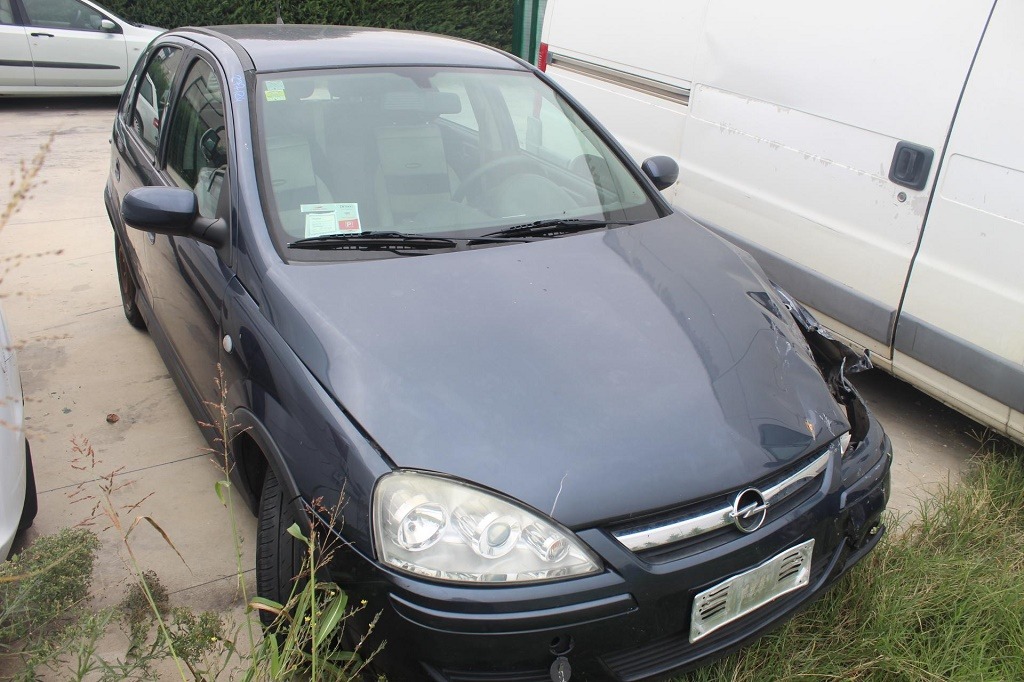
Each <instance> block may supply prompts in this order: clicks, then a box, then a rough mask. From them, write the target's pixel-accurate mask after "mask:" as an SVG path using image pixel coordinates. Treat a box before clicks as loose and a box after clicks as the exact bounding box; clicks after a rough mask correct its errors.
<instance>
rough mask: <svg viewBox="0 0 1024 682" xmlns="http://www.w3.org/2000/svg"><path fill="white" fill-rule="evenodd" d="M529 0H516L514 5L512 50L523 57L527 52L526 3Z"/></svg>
mask: <svg viewBox="0 0 1024 682" xmlns="http://www.w3.org/2000/svg"><path fill="white" fill-rule="evenodd" d="M528 1H529V0H515V4H514V5H513V7H512V52H513V53H514V54H515V55H516V56H518V57H522V58H523V59H529V57H528V56H527V54H526V3H527V2H528Z"/></svg>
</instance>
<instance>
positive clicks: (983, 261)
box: [893, 2, 1024, 439]
mask: <svg viewBox="0 0 1024 682" xmlns="http://www.w3.org/2000/svg"><path fill="white" fill-rule="evenodd" d="M1021 26H1024V4H1021V3H1019V2H1016V3H1013V2H999V3H998V4H997V5H996V8H995V10H994V12H993V14H992V18H991V20H990V21H989V25H988V29H987V30H986V32H985V38H984V40H983V41H982V44H981V47H980V49H979V51H978V56H977V58H976V60H975V63H974V66H973V68H972V69H971V76H970V79H969V80H968V82H967V87H966V89H965V90H964V93H963V98H962V100H961V103H960V106H959V109H958V110H957V115H956V119H955V121H954V124H953V129H952V132H951V134H950V138H949V143H948V145H947V147H946V153H945V155H944V157H943V159H942V165H941V169H940V171H939V179H938V183H937V185H936V191H935V194H934V197H933V199H932V203H931V207H930V209H929V212H928V219H927V223H926V224H925V230H924V236H923V238H922V240H921V246H920V250H919V251H918V255H917V258H916V259H915V261H914V267H913V270H912V272H911V276H910V281H909V283H908V285H907V293H906V297H905V299H904V302H903V308H902V311H901V314H900V318H899V322H898V327H897V331H896V346H895V355H894V359H893V368H894V370H895V372H896V374H897V375H900V376H904V377H906V378H909V379H910V380H911V381H912V382H913V383H915V384H917V385H919V386H922V387H925V388H926V389H927V390H929V392H931V393H933V394H935V395H938V396H940V399H942V400H944V401H947V402H948V401H949V399H950V397H952V398H953V399H954V400H955V401H956V402H958V403H959V405H958V406H959V407H960V409H962V410H964V411H966V412H967V413H968V414H972V415H974V416H976V417H979V418H981V419H982V421H984V422H986V423H988V424H993V425H996V426H1000V427H1001V426H1003V425H1007V423H1008V422H1009V424H1008V429H1007V430H1008V432H1009V434H1010V435H1012V436H1014V437H1016V438H1018V439H1024V314H1022V310H1024V268H1022V267H1021V254H1022V253H1024V135H1022V134H1021V125H1022V122H1024V89H1022V88H1021V86H1020V74H1021V73H1022V72H1024V42H1022V41H1021V35H1020V30H1021Z"/></svg>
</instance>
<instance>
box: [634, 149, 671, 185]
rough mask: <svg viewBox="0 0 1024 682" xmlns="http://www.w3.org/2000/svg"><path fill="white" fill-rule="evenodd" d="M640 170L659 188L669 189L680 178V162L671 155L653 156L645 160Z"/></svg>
mask: <svg viewBox="0 0 1024 682" xmlns="http://www.w3.org/2000/svg"><path fill="white" fill-rule="evenodd" d="M640 170H642V171H643V172H644V175H646V176H647V177H649V178H650V179H651V182H653V183H654V186H655V187H657V188H658V190H666V189H668V188H669V187H671V186H672V185H674V184H675V182H676V180H678V179H679V164H678V163H676V160H675V159H673V158H672V157H671V156H652V157H651V158H649V159H647V160H646V161H644V162H643V165H641V166H640Z"/></svg>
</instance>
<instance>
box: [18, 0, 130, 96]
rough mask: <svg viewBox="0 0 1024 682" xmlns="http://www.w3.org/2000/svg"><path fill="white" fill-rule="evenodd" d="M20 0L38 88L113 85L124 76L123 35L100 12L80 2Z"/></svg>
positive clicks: (117, 83)
mask: <svg viewBox="0 0 1024 682" xmlns="http://www.w3.org/2000/svg"><path fill="white" fill-rule="evenodd" d="M15 1H17V0H15ZM21 3H22V9H23V10H24V16H25V25H26V27H27V29H28V37H29V46H30V48H31V50H32V61H33V63H34V66H35V84H36V85H37V86H41V87H53V86H71V87H115V86H118V85H122V84H123V83H124V82H125V81H127V80H128V68H129V66H130V65H129V63H128V52H127V48H126V47H125V41H124V33H123V32H122V29H121V27H120V25H119V24H117V23H116V22H114V21H112V20H111V19H110V18H109V17H107V16H106V15H105V14H104V13H103V12H101V11H99V10H98V9H96V8H95V7H93V6H92V5H88V4H86V3H84V2H80V0H21ZM104 22H106V26H107V27H108V28H105V27H104ZM111 26H112V28H110V27H111Z"/></svg>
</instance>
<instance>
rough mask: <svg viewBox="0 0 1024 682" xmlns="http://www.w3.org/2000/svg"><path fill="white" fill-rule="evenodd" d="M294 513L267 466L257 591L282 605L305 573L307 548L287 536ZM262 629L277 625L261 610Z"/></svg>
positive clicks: (271, 615)
mask: <svg viewBox="0 0 1024 682" xmlns="http://www.w3.org/2000/svg"><path fill="white" fill-rule="evenodd" d="M293 523H295V514H294V513H293V512H292V507H291V505H290V504H288V501H287V500H286V499H285V490H284V487H283V486H282V485H281V483H280V481H278V479H277V475H276V474H275V473H274V468H273V467H271V466H268V467H267V473H266V476H265V477H264V479H263V493H262V494H261V495H260V507H259V525H258V528H257V536H256V591H257V592H258V593H259V595H260V596H261V597H265V598H267V599H272V600H274V601H276V602H277V603H279V604H284V603H287V601H288V598H289V597H290V596H291V594H292V589H293V587H294V585H295V576H297V575H299V574H301V573H302V571H303V568H304V566H303V562H304V561H305V559H306V552H307V548H306V546H305V545H304V544H303V543H302V542H300V541H298V540H296V539H295V538H293V537H292V536H291V535H289V534H288V528H289V527H290V526H291V525H292V524H293ZM260 620H261V621H262V622H263V626H264V627H265V628H266V627H270V626H271V625H273V623H274V620H275V619H274V615H273V614H272V613H268V612H266V611H260Z"/></svg>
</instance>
